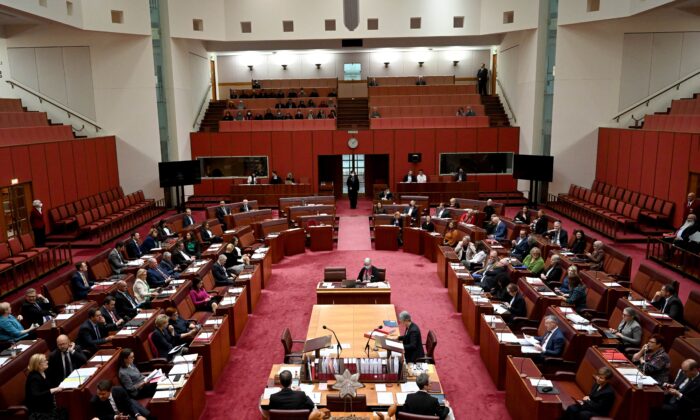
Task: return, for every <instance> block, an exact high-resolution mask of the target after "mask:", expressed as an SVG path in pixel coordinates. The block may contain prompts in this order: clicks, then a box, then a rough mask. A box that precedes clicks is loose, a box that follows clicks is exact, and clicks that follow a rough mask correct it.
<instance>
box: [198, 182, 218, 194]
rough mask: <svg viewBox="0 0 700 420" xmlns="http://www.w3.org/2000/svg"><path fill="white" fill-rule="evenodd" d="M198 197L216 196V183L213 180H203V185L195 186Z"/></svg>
mask: <svg viewBox="0 0 700 420" xmlns="http://www.w3.org/2000/svg"><path fill="white" fill-rule="evenodd" d="M194 193H195V194H196V195H212V194H214V181H213V180H211V179H203V180H202V183H201V184H199V185H195V186H194Z"/></svg>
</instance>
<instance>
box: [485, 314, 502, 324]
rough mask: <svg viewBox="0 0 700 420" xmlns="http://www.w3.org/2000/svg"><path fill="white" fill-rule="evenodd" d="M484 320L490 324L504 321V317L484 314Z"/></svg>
mask: <svg viewBox="0 0 700 420" xmlns="http://www.w3.org/2000/svg"><path fill="white" fill-rule="evenodd" d="M484 320H485V321H486V322H488V323H489V324H497V323H502V322H503V318H501V317H500V316H496V315H484Z"/></svg>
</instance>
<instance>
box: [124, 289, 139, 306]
mask: <svg viewBox="0 0 700 420" xmlns="http://www.w3.org/2000/svg"><path fill="white" fill-rule="evenodd" d="M122 293H123V294H124V296H126V300H128V301H129V303H130V304H131V307H132V308H135V307H136V302H134V299H132V298H131V295H130V294H128V293H124V292H122Z"/></svg>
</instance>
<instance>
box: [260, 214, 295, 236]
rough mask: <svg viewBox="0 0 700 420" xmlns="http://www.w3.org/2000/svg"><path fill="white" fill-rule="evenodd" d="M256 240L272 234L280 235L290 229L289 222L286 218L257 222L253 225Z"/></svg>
mask: <svg viewBox="0 0 700 420" xmlns="http://www.w3.org/2000/svg"><path fill="white" fill-rule="evenodd" d="M251 228H252V229H253V233H254V234H255V237H256V238H264V237H266V236H267V235H269V234H270V233H275V232H277V233H279V232H282V231H283V230H287V229H289V221H288V220H287V219H286V218H282V219H268V220H263V221H262V222H255V223H253V224H252V225H251Z"/></svg>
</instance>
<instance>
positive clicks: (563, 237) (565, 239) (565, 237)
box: [548, 229, 569, 247]
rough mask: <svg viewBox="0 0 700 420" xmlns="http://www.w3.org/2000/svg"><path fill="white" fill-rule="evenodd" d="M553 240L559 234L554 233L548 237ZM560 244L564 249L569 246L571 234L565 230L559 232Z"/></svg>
mask: <svg viewBox="0 0 700 420" xmlns="http://www.w3.org/2000/svg"><path fill="white" fill-rule="evenodd" d="M548 236H549V237H550V238H552V240H554V238H556V237H557V233H556V232H554V231H552V232H550V233H549V235H548ZM559 244H560V246H562V247H565V246H567V245H569V234H568V233H566V231H565V230H564V229H560V230H559Z"/></svg>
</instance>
